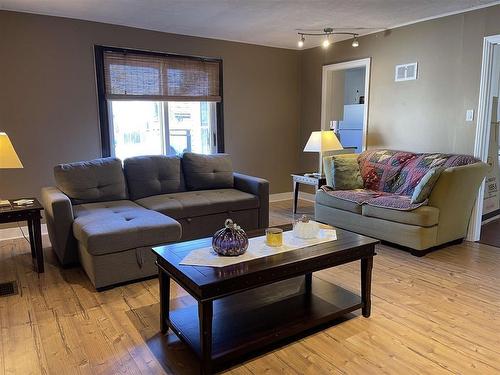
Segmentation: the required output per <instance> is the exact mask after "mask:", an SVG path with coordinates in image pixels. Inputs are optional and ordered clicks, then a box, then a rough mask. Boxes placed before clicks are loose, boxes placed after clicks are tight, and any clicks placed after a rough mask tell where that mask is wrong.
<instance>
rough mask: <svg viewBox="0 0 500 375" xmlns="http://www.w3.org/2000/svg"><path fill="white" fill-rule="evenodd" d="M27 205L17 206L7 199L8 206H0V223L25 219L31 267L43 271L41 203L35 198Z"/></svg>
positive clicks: (39, 271)
mask: <svg viewBox="0 0 500 375" xmlns="http://www.w3.org/2000/svg"><path fill="white" fill-rule="evenodd" d="M30 199H33V203H32V204H29V205H23V206H18V205H16V204H14V203H13V200H10V199H9V202H10V207H8V206H7V207H0V224H3V223H13V222H18V221H26V222H27V223H28V231H29V237H30V245H31V257H32V258H33V268H34V269H35V271H36V272H38V273H42V272H44V266H43V247H42V225H41V223H40V219H41V218H42V215H41V212H42V210H43V207H42V205H41V204H40V202H38V200H37V199H35V198H30Z"/></svg>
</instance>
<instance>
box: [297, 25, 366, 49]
mask: <svg viewBox="0 0 500 375" xmlns="http://www.w3.org/2000/svg"><path fill="white" fill-rule="evenodd" d="M297 30H298V33H297V34H298V35H299V37H300V39H299V41H298V43H297V45H298V46H299V48H302V47H304V42H305V41H306V38H305V35H308V36H324V37H325V38H324V39H323V42H322V43H321V45H322V46H323V48H328V47H329V46H330V44H331V42H330V40H329V36H330V35H350V36H352V37H353V38H354V39H353V41H352V46H353V47H358V46H359V41H358V36H359V34H357V33H350V32H347V31H335V30H336V29H334V28H332V27H325V28H324V29H323V30H303V29H297Z"/></svg>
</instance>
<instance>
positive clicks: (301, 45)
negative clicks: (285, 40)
mask: <svg viewBox="0 0 500 375" xmlns="http://www.w3.org/2000/svg"><path fill="white" fill-rule="evenodd" d="M305 40H306V38H304V36H302V37H301V38H300V40H299V42H298V43H297V45H298V46H299V48H302V47H304V41H305Z"/></svg>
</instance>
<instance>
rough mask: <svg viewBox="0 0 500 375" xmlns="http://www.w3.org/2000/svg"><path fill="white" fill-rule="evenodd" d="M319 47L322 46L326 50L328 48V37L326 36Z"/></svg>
mask: <svg viewBox="0 0 500 375" xmlns="http://www.w3.org/2000/svg"><path fill="white" fill-rule="evenodd" d="M321 45H322V46H323V48H328V46H329V45H330V41H329V40H328V35H327V36H326V38H325V40H323V43H321Z"/></svg>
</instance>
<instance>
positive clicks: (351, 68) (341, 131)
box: [321, 58, 370, 153]
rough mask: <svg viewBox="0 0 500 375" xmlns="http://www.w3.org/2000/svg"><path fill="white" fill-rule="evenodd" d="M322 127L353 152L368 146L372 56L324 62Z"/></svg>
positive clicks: (358, 151) (360, 150)
mask: <svg viewBox="0 0 500 375" xmlns="http://www.w3.org/2000/svg"><path fill="white" fill-rule="evenodd" d="M322 80H323V82H322V100H321V102H322V103H321V128H322V129H323V130H330V129H331V130H333V131H334V132H335V134H336V135H337V137H338V138H339V141H340V143H341V144H342V146H343V147H344V148H346V149H351V150H352V152H354V153H360V152H362V151H364V150H365V149H366V134H367V124H368V99H369V98H368V95H369V86H370V59H369V58H368V59H361V60H354V61H348V62H343V63H338V64H330V65H325V66H323V77H322Z"/></svg>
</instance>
